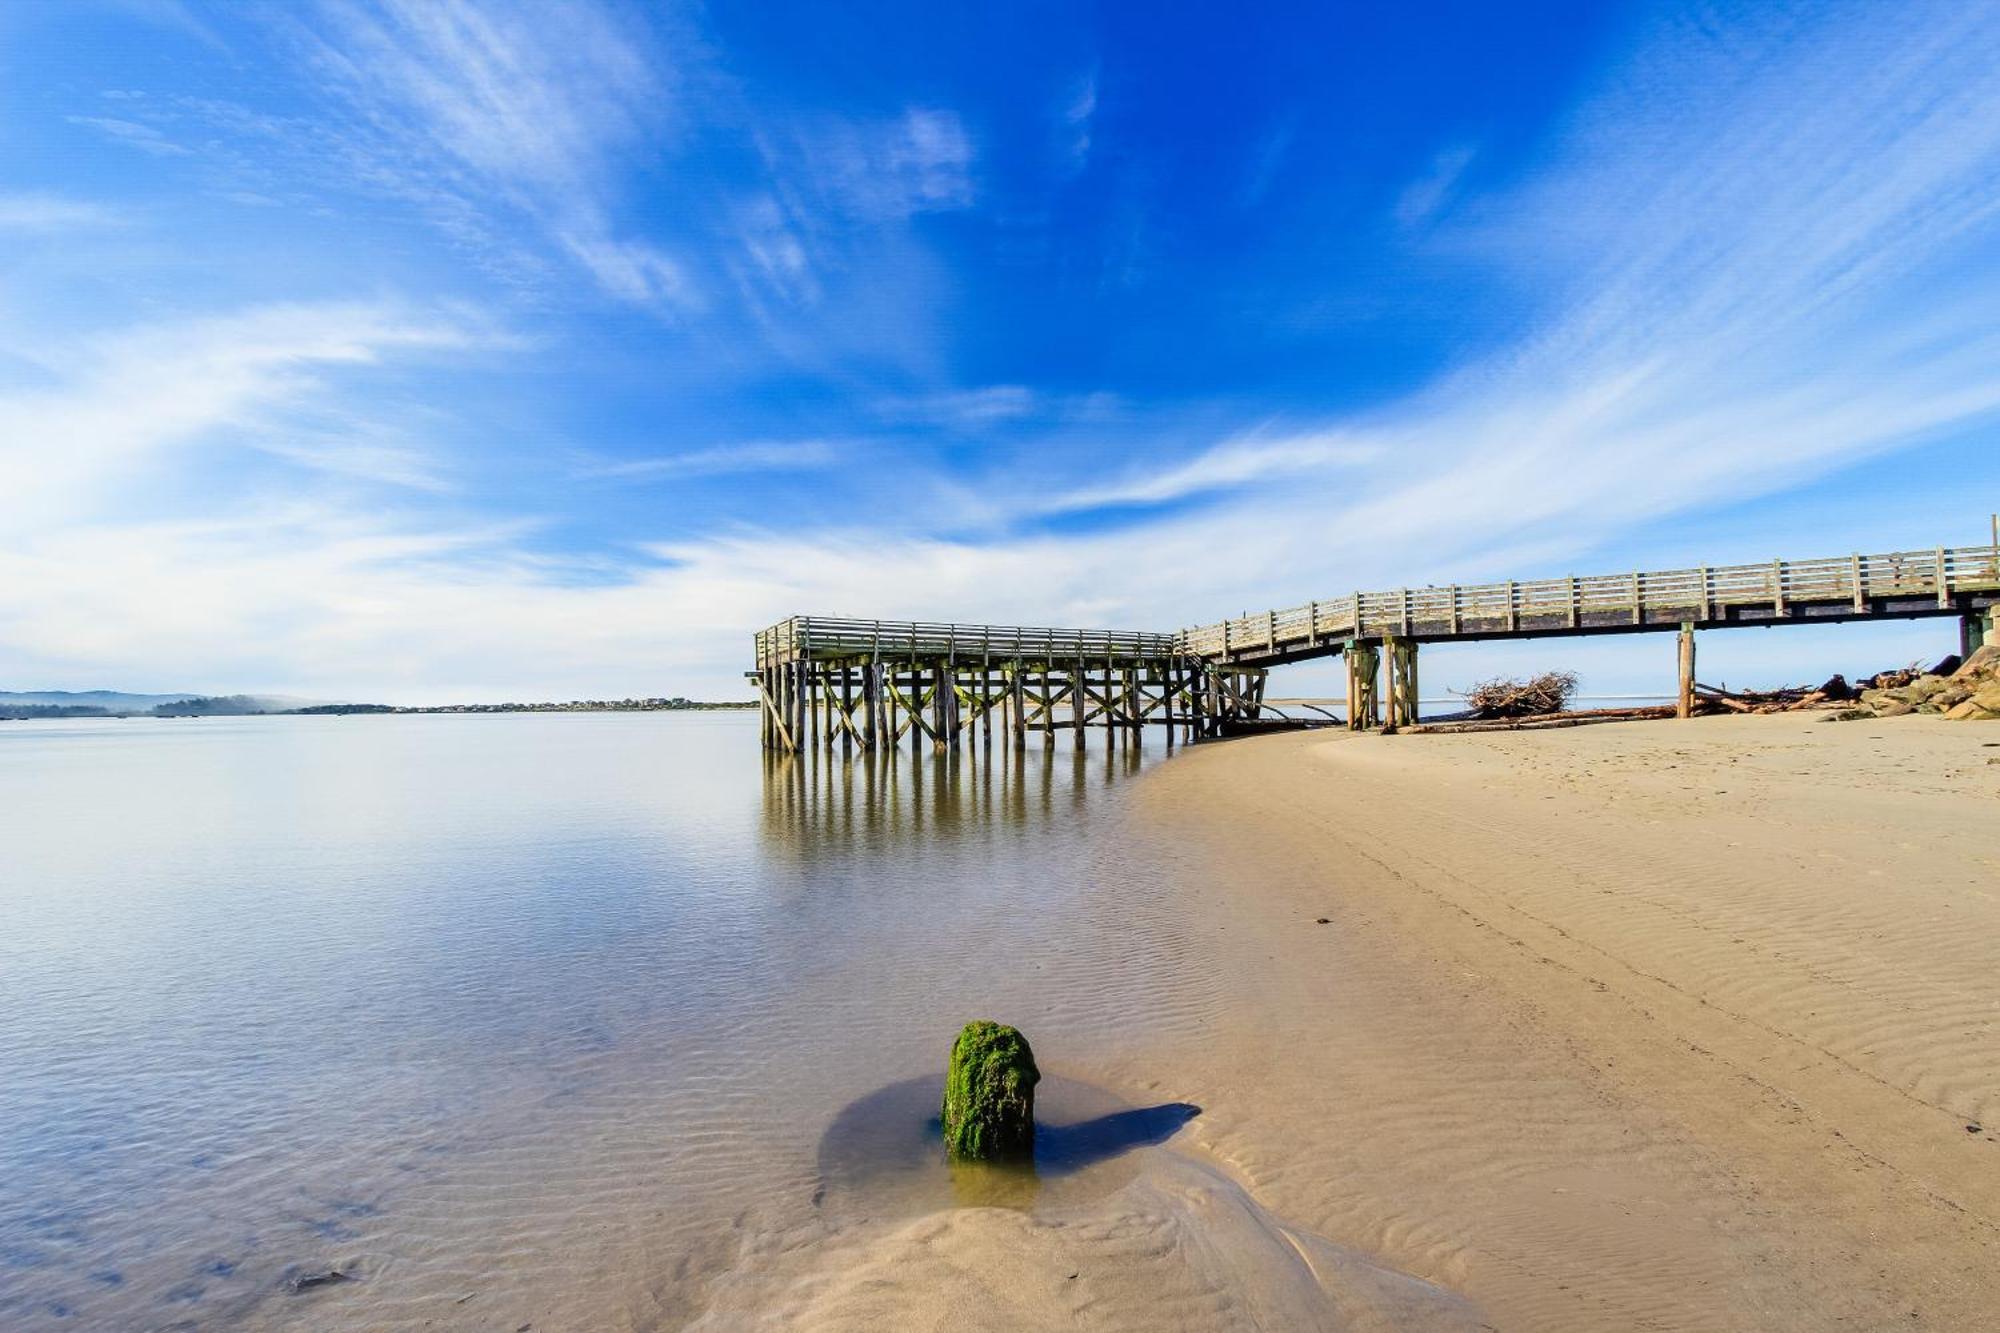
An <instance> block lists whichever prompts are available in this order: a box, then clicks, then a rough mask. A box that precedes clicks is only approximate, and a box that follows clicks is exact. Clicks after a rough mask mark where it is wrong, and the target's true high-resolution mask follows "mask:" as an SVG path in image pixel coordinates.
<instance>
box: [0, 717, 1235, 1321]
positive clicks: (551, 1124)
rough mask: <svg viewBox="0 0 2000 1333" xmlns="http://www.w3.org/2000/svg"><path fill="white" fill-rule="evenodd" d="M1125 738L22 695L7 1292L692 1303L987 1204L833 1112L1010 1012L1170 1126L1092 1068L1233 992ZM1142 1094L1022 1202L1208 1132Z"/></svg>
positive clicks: (15, 1307) (1070, 1094) (0, 992)
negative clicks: (794, 744)
mask: <svg viewBox="0 0 2000 1333" xmlns="http://www.w3.org/2000/svg"><path fill="white" fill-rule="evenodd" d="M1091 740H1092V742H1093V747H1092V749H1091V750H1090V751H1089V752H1088V753H1085V754H1080V755H1079V754H1076V753H1073V752H1072V751H1071V750H1070V749H1069V747H1068V745H1067V742H1059V745H1058V748H1056V749H1055V750H1053V751H1045V750H1044V749H1042V748H1041V742H1040V741H1039V740H1035V741H1031V742H1030V748H1029V749H1028V751H1027V752H1026V754H1025V755H1024V756H1020V757H1018V758H1017V757H1015V756H1014V755H1012V754H1011V753H1010V752H1009V751H1008V750H1007V749H1006V748H1005V747H1004V745H1003V746H1000V747H996V748H994V749H993V750H992V751H991V752H990V754H988V753H986V752H983V751H980V750H977V749H974V750H971V751H969V752H968V753H966V754H964V755H962V756H960V757H959V758H957V759H955V760H945V759H939V758H934V757H932V756H930V755H928V754H925V755H923V756H916V757H913V756H912V755H911V754H909V753H908V752H907V751H906V752H904V753H903V754H901V755H900V756H898V757H896V758H895V759H894V760H893V761H889V760H885V759H879V758H878V759H877V760H874V761H869V760H866V759H857V760H855V761H853V762H851V763H850V762H842V761H841V760H839V759H832V760H829V759H827V758H824V757H807V758H802V759H784V760H775V761H774V760H770V759H767V758H766V757H765V756H764V755H763V754H762V753H761V752H760V750H759V748H758V744H757V729H756V720H755V718H754V717H752V716H750V715H747V714H569V715H560V714H559V715H505V716H463V715H460V716H453V715H445V716H428V717H353V718H240V719H233V718H204V719H186V720H171V721H166V720H138V719H134V720H129V721H78V722H36V723H10V724H6V725H5V726H4V727H0V810H4V811H5V813H6V823H5V828H6V833H5V853H4V860H0V1070H4V1071H5V1078H4V1081H0V1326H4V1327H7V1328H9V1329H16V1328H26V1329H33V1328H42V1327H50V1328H59V1327H133V1326H139V1327H174V1326H183V1325H184V1326H189V1327H195V1326H199V1327H204V1328H207V1327H230V1326H244V1327H267V1326H297V1327H314V1328H326V1327H369V1328H395V1327H412V1326H416V1325H418V1324H422V1323H425V1322H426V1321H433V1322H434V1323H435V1324H436V1325H437V1326H479V1327H502V1326H504V1327H507V1328H515V1327H518V1326H519V1325H520V1324H522V1323H524V1322H533V1323H535V1325H536V1326H537V1327H541V1328H561V1327H578V1326H614V1327H616V1326H631V1327H651V1326H663V1327H666V1326H673V1325H675V1324H678V1323H680V1322H682V1321H684V1320H685V1319H686V1318H687V1317H689V1316H690V1315H691V1314H693V1313H696V1312H698V1311H699V1310H700V1308H701V1307H702V1299H703V1292H704V1290H705V1289H706V1288H707V1286H708V1284H709V1283H711V1282H712V1281H713V1280H714V1279H715V1278H716V1277H717V1276H718V1275H719V1274H722V1273H725V1272H729V1271H730V1270H732V1269H735V1270H742V1269H743V1268H745V1267H746V1266H754V1265H756V1264H757V1263H758V1261H759V1256H760V1255H761V1254H766V1253H770V1252H772V1251H773V1250H775V1249H777V1248H781V1247H790V1246H796V1245H799V1244H810V1243H812V1242H813V1240H814V1238H815V1237H817V1236H821V1235H824V1234H825V1233H826V1232H827V1231H828V1230H829V1229H835V1228H838V1227H840V1226H842V1225H845V1224H846V1222H845V1219H848V1218H851V1217H857V1216H865V1215H873V1214H875V1213H878V1212H880V1211H882V1210H884V1209H892V1210H901V1209H909V1208H918V1209H922V1208H930V1207H949V1206H952V1203H953V1202H954V1201H958V1202H963V1201H965V1200H964V1199H962V1198H958V1197H957V1196H955V1195H952V1193H951V1188H950V1176H949V1174H948V1173H947V1174H945V1175H943V1176H939V1175H937V1174H936V1173H935V1170H934V1168H935V1167H936V1166H937V1164H936V1163H935V1162H934V1161H933V1162H931V1163H929V1164H928V1165H923V1164H919V1165H918V1166H916V1167H914V1168H912V1169H913V1170H914V1171H915V1175H913V1176H908V1177H907V1178H905V1179H904V1180H903V1182H902V1183H901V1184H900V1185H897V1186H895V1187H894V1188H888V1189H885V1188H884V1187H883V1185H882V1178H881V1173H880V1172H879V1171H877V1170H875V1168H874V1166H871V1165H870V1159H868V1157H867V1154H866V1153H865V1152H864V1153H862V1154H861V1155H860V1156H859V1157H856V1156H855V1155H854V1154H853V1153H849V1154H848V1155H847V1156H845V1157H843V1156H842V1155H841V1149H840V1144H841V1143H842V1142H843V1140H842V1139H841V1138H840V1132H839V1130H838V1129H837V1125H839V1124H840V1123H842V1122H841V1120H840V1117H841V1115H842V1112H843V1110H844V1109H846V1108H850V1107H852V1106H854V1105H856V1104H857V1103H863V1102H864V1099H867V1098H869V1097H871V1096H878V1097H879V1096H888V1097H890V1098H891V1100H893V1099H894V1098H895V1097H896V1096H897V1095H899V1094H896V1093H894V1092H893V1090H894V1089H896V1088H897V1087H899V1086H903V1085H905V1084H906V1083H907V1081H910V1080H921V1079H924V1078H927V1077H934V1076H935V1073H936V1071H937V1070H938V1069H939V1068H940V1067H941V1065H942V1062H943V1057H944V1053H945V1051H946V1049H947V1047H948V1045H949V1042H950V1039H951V1037H952V1035H953V1034H954V1033H955V1031H956V1029H957V1027H958V1025H959V1024H960V1023H962V1022H963V1021H964V1020H966V1019H968V1018H973V1017H992V1018H998V1019H1001V1020H1003V1021H1008V1022H1014V1023H1016V1024H1018V1025H1020V1026H1022V1027H1023V1028H1024V1029H1025V1030H1027V1031H1028V1033H1029V1034H1030V1036H1031V1038H1033V1039H1034V1040H1035V1041H1036V1044H1037V1054H1038V1056H1039V1058H1040V1060H1041V1063H1042V1065H1043V1067H1044V1069H1047V1070H1051V1071H1053V1074H1052V1078H1051V1085H1050V1086H1051V1092H1052V1097H1051V1100H1050V1102H1049V1105H1050V1106H1051V1107H1052V1108H1056V1109H1057V1110H1060V1111H1061V1117H1066V1120H1063V1123H1067V1124H1070V1125H1072V1126H1073V1125H1078V1124H1088V1123H1090V1122H1091V1121H1093V1120H1102V1119H1103V1118H1104V1117H1107V1116H1115V1115H1118V1114H1121V1113H1136V1114H1140V1115H1142V1116H1143V1114H1145V1113H1148V1112H1149V1111H1151V1110H1152V1109H1153V1108H1149V1107H1148V1106H1147V1104H1146V1102H1145V1099H1144V1098H1143V1096H1135V1095H1134V1094H1133V1092H1132V1090H1118V1089H1109V1090H1107V1089H1091V1088H1088V1087H1087V1082H1088V1080H1087V1078H1086V1079H1085V1081H1084V1082H1076V1081H1073V1080H1071V1081H1067V1082H1066V1081H1065V1079H1066V1077H1067V1076H1066V1075H1065V1074H1064V1072H1063V1071H1064V1070H1065V1069H1069V1070H1075V1071H1083V1072H1085V1073H1086V1074H1087V1072H1088V1070H1089V1069H1090V1067H1091V1065H1092V1062H1093V1061H1094V1060H1096V1059H1097V1058H1098V1057H1100V1056H1101V1055H1102V1054H1104V1053H1106V1052H1109V1051H1113V1050H1118V1049H1129V1047H1130V1044H1131V1043H1132V1042H1134V1041H1138V1040H1141V1039H1143V1037H1144V1036H1145V1035H1146V1034H1147V1033H1149V1032H1156V1031H1168V1030H1175V1031H1185V1030H1187V1028H1188V1027H1189V1026H1190V1025H1192V1024H1196V1023H1198V1022H1199V1021H1200V1019H1201V1017H1202V1014H1201V1006H1202V995H1203V990H1202V986H1201V984H1200V981H1199V978H1198V977H1195V976H1194V975H1193V974H1194V971H1195V969H1194V961H1193V950H1192V949H1191V947H1190V946H1189V944H1188V942H1187V941H1186V940H1184V939H1182V938H1181V937H1180V936H1179V935H1178V933H1177V924H1176V922H1175V921H1174V919H1173V916H1172V913H1171V912H1170V911H1168V910H1165V909H1163V908H1162V907H1161V906H1160V904H1159V901H1158V897H1159V896H1158V895H1157V893H1156V892H1154V886H1155V884H1156V883H1157V873H1158V867H1157V865H1156V864H1154V863H1153V861H1152V860H1151V856H1152V852H1151V851H1149V849H1148V843H1147V840H1145V839H1141V838H1137V837H1133V836H1130V835H1128V834H1127V833H1126V832H1125V830H1124V823H1123V816H1122V813H1121V807H1122V803H1123V800H1124V790H1125V789H1124V784H1125V783H1126V781H1127V780H1128V779H1130V778H1131V777H1132V776H1133V775H1134V774H1136V773H1137V772H1138V771H1139V770H1140V769H1142V768H1143V767H1144V766H1145V765H1146V764H1147V763H1149V762H1153V761H1155V760H1157V759H1158V758H1160V757H1161V755H1162V754H1163V750H1162V748H1161V746H1160V742H1159V741H1158V740H1157V739H1156V740H1154V741H1153V742H1152V748H1151V749H1130V748H1127V749H1121V750H1117V751H1115V752H1107V751H1106V750H1105V749H1104V747H1103V744H1102V737H1101V735H1093V736H1092V738H1091ZM1167 997H1173V998H1172V999H1171V1000H1169V999H1168V998H1167ZM905 1100H908V1097H907V1096H906V1097H905ZM1061 1117H1057V1116H1055V1115H1053V1114H1052V1116H1051V1118H1050V1123H1051V1124H1055V1123H1057V1121H1058V1119H1060V1118H1061ZM847 1123H850V1124H851V1123H852V1120H851V1117H850V1121H849V1122H847ZM1109 1124H1110V1125H1111V1126H1112V1127H1113V1129H1114V1130H1115V1133H1114V1138H1116V1137H1118V1136H1119V1135H1125V1136H1128V1137H1130V1138H1131V1141H1130V1142H1123V1141H1120V1142H1117V1143H1116V1144H1115V1150H1106V1151H1097V1150H1095V1149H1093V1150H1092V1151H1091V1152H1090V1153H1086V1154H1084V1157H1083V1158H1082V1159H1080V1160H1078V1161H1075V1162H1073V1163H1069V1164H1067V1165H1064V1164H1059V1163H1055V1162H1053V1161H1052V1162H1051V1167H1052V1169H1049V1170H1045V1171H1043V1172H1042V1173H1041V1174H1040V1175H1039V1176H1038V1178H1037V1179H1036V1180H1034V1181H1032V1182H1030V1183H1031V1186H1032V1188H1030V1189H1029V1190H1027V1191H1026V1193H1025V1195H1024V1196H1020V1197H1016V1198H1015V1199H1014V1202H1015V1203H1016V1204H1017V1205H1018V1206H1025V1207H1030V1208H1033V1207H1039V1206H1042V1202H1043V1201H1044V1200H1045V1198H1046V1199H1061V1198H1067V1197H1076V1191H1079V1190H1085V1191H1087V1190H1089V1189H1093V1188H1097V1187H1099V1186H1100V1185H1104V1184H1106V1183H1108V1182H1111V1181H1114V1180H1115V1179H1116V1178H1117V1174H1118V1172H1119V1171H1120V1170H1121V1169H1124V1168H1123V1167H1121V1159H1122V1157H1123V1156H1124V1154H1125V1153H1127V1152H1128V1151H1131V1150H1135V1149H1136V1150H1138V1151H1146V1150H1147V1149H1146V1148H1145V1147H1144V1145H1145V1144H1146V1143H1149V1142H1153V1141H1156V1139H1153V1138H1149V1137H1147V1135H1148V1134H1150V1133H1151V1132H1152V1131H1154V1130H1158V1129H1161V1128H1163V1127H1164V1128H1165V1129H1166V1131H1167V1132H1169V1133H1170V1132H1171V1126H1166V1125H1165V1124H1164V1122H1143V1123H1142V1122H1141V1121H1139V1120H1128V1121H1117V1120H1112V1121H1110V1122H1109ZM1099 1129H1100V1130H1101V1131H1103V1130H1105V1126H1103V1125H1100V1126H1099ZM1142 1130H1143V1131H1145V1132H1144V1133H1141V1132H1140V1131H1142ZM1106 1132H1110V1131H1106ZM828 1144H832V1145H834V1151H833V1156H832V1158H831V1159H829V1158H827V1157H826V1152H827V1145H828ZM1099 1146H1100V1147H1102V1146H1103V1145H1099ZM904 1147H905V1148H907V1147H908V1145H904ZM892 1174H893V1173H892ZM939 1180H943V1181H944V1182H945V1189H944V1190H943V1192H942V1193H941V1192H940V1191H939V1190H938V1189H937V1188H935V1187H936V1185H937V1183H938V1181H939ZM978 1193H979V1191H977V1190H975V1194H978ZM947 1196H949V1197H947ZM982 1198H983V1201H988V1202H992V1201H996V1200H995V1199H993V1198H992V1197H990V1192H988V1194H987V1195H985V1196H982ZM334 1271H337V1272H339V1273H340V1274H342V1275H344V1277H345V1279H346V1280H342V1281H335V1282H327V1283H323V1284H319V1285H314V1286H310V1287H308V1289H306V1290H303V1291H299V1292H297V1293H294V1292H292V1291H291V1290H289V1289H288V1285H287V1280H288V1279H296V1278H299V1277H302V1276H309V1275H314V1274H325V1273H328V1272H334Z"/></svg>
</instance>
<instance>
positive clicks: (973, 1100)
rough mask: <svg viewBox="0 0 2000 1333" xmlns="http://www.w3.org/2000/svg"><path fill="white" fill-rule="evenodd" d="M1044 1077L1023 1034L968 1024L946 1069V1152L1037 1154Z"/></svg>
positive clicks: (972, 1156)
mask: <svg viewBox="0 0 2000 1333" xmlns="http://www.w3.org/2000/svg"><path fill="white" fill-rule="evenodd" d="M1041 1077H1042V1074H1041V1071H1040V1070H1039V1069H1037V1068H1035V1053H1034V1052H1033V1051H1032V1050H1030V1049H1029V1048H1028V1039H1027V1038H1026V1037H1023V1036H1022V1035H1021V1034H1020V1033H1019V1032H1018V1031H1016V1030H1015V1029H1013V1028H1010V1027H1008V1026H1007V1025H1006V1024H1004V1023H995V1022H992V1021H990V1020H988V1019H977V1020H975V1021H973V1022H970V1023H967V1024H966V1025H965V1028H964V1029H963V1030H962V1031H961V1032H960V1033H959V1034H958V1038H957V1040H955V1041H953V1042H952V1044H951V1063H950V1065H949V1066H948V1067H947V1069H946V1071H945V1080H944V1112H943V1115H944V1143H945V1149H946V1151H948V1152H949V1153H950V1154H951V1155H952V1156H953V1157H956V1158H961V1159H966V1160H972V1161H991V1160H995V1159H998V1158H1005V1157H1028V1156H1032V1155H1033V1153H1034V1149H1035V1084H1036V1083H1038V1082H1040V1081H1041Z"/></svg>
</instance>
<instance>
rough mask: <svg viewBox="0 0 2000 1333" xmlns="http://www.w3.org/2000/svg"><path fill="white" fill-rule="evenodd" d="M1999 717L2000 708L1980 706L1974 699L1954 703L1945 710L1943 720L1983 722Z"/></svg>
mask: <svg viewBox="0 0 2000 1333" xmlns="http://www.w3.org/2000/svg"><path fill="white" fill-rule="evenodd" d="M1996 717H2000V708H1981V707H1980V706H1979V703H1978V701H1977V700H1975V699H1967V700H1966V701H1965V702H1963V703H1960V704H1955V705H1953V706H1952V707H1951V708H1948V709H1946V710H1945V720H1946V721H1949V722H1985V721H1987V720H1989V719H1991V718H1996Z"/></svg>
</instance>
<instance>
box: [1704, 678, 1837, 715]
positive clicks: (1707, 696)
mask: <svg viewBox="0 0 2000 1333" xmlns="http://www.w3.org/2000/svg"><path fill="white" fill-rule="evenodd" d="M1870 679H1873V677H1870ZM1853 697H1854V687H1853V686H1852V685H1849V684H1848V683H1847V677H1845V676H1841V675H1835V676H1833V677H1832V678H1830V679H1829V680H1828V681H1827V682H1826V683H1825V684H1823V685H1787V686H1783V687H1781V688H1779V689H1775V690H1721V689H1717V688H1716V687H1715V686H1713V685H1703V684H1700V683H1698V682H1697V683H1696V685H1695V687H1694V711H1695V712H1696V713H1791V712H1796V711H1798V710H1800V709H1803V708H1825V707H1826V706H1828V705H1829V704H1837V703H1840V702H1842V701H1843V700H1847V699H1852V698H1853Z"/></svg>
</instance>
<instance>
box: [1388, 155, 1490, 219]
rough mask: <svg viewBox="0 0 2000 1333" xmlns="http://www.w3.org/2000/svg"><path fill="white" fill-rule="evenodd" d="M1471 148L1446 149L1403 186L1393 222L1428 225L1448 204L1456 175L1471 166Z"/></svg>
mask: <svg viewBox="0 0 2000 1333" xmlns="http://www.w3.org/2000/svg"><path fill="white" fill-rule="evenodd" d="M1473 157H1474V151H1473V149H1471V148H1469V147H1465V146H1462V145H1461V146H1458V147H1453V148H1447V149H1445V150H1444V151H1442V152H1440V153H1439V154H1438V155H1437V156H1436V157H1434V158H1432V159H1431V164H1430V166H1429V167H1428V168H1427V169H1426V170H1425V171H1424V173H1423V175H1421V176H1419V177H1417V179H1415V180H1413V181H1411V182H1410V183H1409V184H1408V185H1406V186H1404V187H1403V192H1402V194H1401V195H1399V196H1398V197H1397V199H1396V220H1397V221H1398V222H1400V223H1402V224H1403V225H1404V226H1405V227H1417V226H1421V225H1422V224H1424V223H1426V222H1429V221H1430V220H1431V219H1432V218H1433V217H1435V216H1437V214H1438V212H1439V211H1440V210H1442V209H1443V208H1444V206H1445V205H1446V204H1447V203H1449V202H1450V201H1451V197H1452V194H1453V192H1454V191H1455V190H1456V189H1457V188H1458V180H1459V177H1460V176H1463V175H1464V174H1465V169H1466V168H1467V167H1469V166H1471V165H1472V159H1473Z"/></svg>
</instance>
